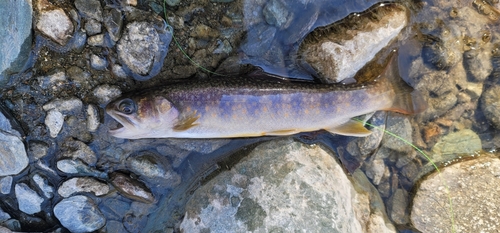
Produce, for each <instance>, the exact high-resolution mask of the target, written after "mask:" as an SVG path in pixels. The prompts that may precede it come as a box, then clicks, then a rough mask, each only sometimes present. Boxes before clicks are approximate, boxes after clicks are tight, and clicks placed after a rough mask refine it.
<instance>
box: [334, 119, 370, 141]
mask: <svg viewBox="0 0 500 233" xmlns="http://www.w3.org/2000/svg"><path fill="white" fill-rule="evenodd" d="M325 130H326V131H328V132H331V133H334V134H340V135H345V136H354V137H366V136H368V135H370V134H371V133H372V131H370V130H368V129H366V128H365V126H364V125H363V123H361V122H359V121H354V120H349V121H348V122H346V123H344V124H342V125H339V126H336V127H335V128H331V129H325Z"/></svg>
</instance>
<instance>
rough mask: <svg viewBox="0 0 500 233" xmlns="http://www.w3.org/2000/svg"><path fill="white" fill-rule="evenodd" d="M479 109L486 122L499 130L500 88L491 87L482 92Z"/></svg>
mask: <svg viewBox="0 0 500 233" xmlns="http://www.w3.org/2000/svg"><path fill="white" fill-rule="evenodd" d="M481 109H482V110H483V112H484V116H485V117H486V118H487V119H488V121H489V122H491V123H492V124H493V125H494V126H495V127H496V128H497V129H500V86H498V85H496V86H492V87H490V88H488V89H487V90H486V91H485V92H484V94H483V96H482V98H481Z"/></svg>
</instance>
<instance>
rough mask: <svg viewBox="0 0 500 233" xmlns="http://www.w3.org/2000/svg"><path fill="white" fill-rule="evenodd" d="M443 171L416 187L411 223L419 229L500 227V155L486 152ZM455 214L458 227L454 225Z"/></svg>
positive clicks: (428, 230)
mask: <svg viewBox="0 0 500 233" xmlns="http://www.w3.org/2000/svg"><path fill="white" fill-rule="evenodd" d="M496 156H498V155H496ZM440 171H441V172H434V173H432V174H430V175H429V176H427V177H426V178H425V179H424V180H423V181H422V182H421V184H420V186H419V187H418V189H417V190H416V194H415V197H414V198H413V202H412V203H413V206H412V207H411V222H412V225H413V226H414V227H415V228H416V229H417V230H419V231H421V232H452V231H455V232H481V231H485V232H486V231H494V230H493V229H499V221H500V214H499V212H498V211H497V206H499V205H500V203H499V201H500V199H498V198H497V197H498V193H499V192H500V180H499V179H498V177H499V176H500V160H499V159H498V157H495V156H492V155H487V154H483V155H481V156H479V157H478V158H476V159H472V160H467V161H463V162H459V163H456V164H452V165H449V166H446V167H444V168H441V169H440ZM450 198H451V200H450ZM450 201H451V202H452V205H453V212H451V211H452V209H451V207H450V206H449V204H450ZM452 214H453V219H454V221H453V222H454V224H455V225H454V226H452V225H451V221H452V216H451V215H452Z"/></svg>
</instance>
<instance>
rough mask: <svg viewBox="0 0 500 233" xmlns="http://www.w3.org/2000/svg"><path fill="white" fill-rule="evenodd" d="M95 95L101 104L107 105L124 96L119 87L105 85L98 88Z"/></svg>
mask: <svg viewBox="0 0 500 233" xmlns="http://www.w3.org/2000/svg"><path fill="white" fill-rule="evenodd" d="M93 93H94V96H95V97H96V98H97V99H98V100H99V103H100V104H107V103H109V101H111V100H113V99H115V98H117V97H119V96H120V95H121V94H122V91H121V90H120V88H118V87H117V86H110V85H108V84H104V85H101V86H98V87H96V88H95V89H94V91H93Z"/></svg>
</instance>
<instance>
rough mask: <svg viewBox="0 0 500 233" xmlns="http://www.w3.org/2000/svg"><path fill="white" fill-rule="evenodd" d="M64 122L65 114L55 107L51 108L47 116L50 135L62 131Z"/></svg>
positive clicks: (46, 123)
mask: <svg viewBox="0 0 500 233" xmlns="http://www.w3.org/2000/svg"><path fill="white" fill-rule="evenodd" d="M63 123H64V116H63V114H62V113H61V112H59V111H57V110H55V109H52V110H50V111H49V112H48V113H47V116H46V117H45V125H46V126H47V128H49V132H50V136H51V137H53V138H55V137H57V135H58V134H59V132H61V129H62V126H63Z"/></svg>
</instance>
